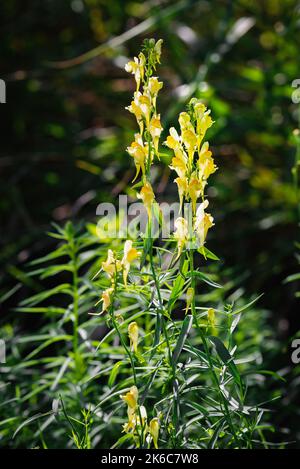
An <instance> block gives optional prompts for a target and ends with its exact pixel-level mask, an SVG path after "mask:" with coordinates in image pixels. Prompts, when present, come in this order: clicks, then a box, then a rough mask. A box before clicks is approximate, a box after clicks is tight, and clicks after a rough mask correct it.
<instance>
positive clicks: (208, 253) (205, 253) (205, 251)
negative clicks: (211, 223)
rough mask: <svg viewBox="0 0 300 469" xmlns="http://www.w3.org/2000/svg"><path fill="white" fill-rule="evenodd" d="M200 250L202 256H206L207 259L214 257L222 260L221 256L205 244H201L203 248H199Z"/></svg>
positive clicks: (213, 258) (216, 259)
mask: <svg viewBox="0 0 300 469" xmlns="http://www.w3.org/2000/svg"><path fill="white" fill-rule="evenodd" d="M198 252H199V253H200V254H202V256H204V257H205V259H206V258H208V259H212V260H213V261H219V260H220V259H219V257H218V256H217V255H216V254H214V253H213V252H212V251H210V250H209V249H207V248H206V247H204V246H201V248H199V249H198Z"/></svg>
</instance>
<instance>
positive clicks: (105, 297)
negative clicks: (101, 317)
mask: <svg viewBox="0 0 300 469" xmlns="http://www.w3.org/2000/svg"><path fill="white" fill-rule="evenodd" d="M113 292H114V288H113V287H110V288H107V289H106V290H104V292H103V293H102V295H101V300H102V302H103V305H102V313H104V311H106V310H107V309H108V308H109V306H110V305H111V295H112V294H113Z"/></svg>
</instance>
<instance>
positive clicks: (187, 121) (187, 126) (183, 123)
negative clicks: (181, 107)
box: [178, 112, 195, 133]
mask: <svg viewBox="0 0 300 469" xmlns="http://www.w3.org/2000/svg"><path fill="white" fill-rule="evenodd" d="M178 121H179V125H180V129H181V133H183V132H184V131H185V130H190V131H191V132H195V130H194V126H193V124H192V123H191V118H190V116H189V114H188V113H187V112H181V113H180V114H179V118H178Z"/></svg>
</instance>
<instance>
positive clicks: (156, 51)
mask: <svg viewBox="0 0 300 469" xmlns="http://www.w3.org/2000/svg"><path fill="white" fill-rule="evenodd" d="M162 43H163V40H162V39H159V40H158V41H157V42H156V43H155V46H154V55H155V57H154V59H155V61H156V62H157V63H160V56H161V46H162Z"/></svg>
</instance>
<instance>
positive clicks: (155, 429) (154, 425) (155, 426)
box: [149, 417, 159, 449]
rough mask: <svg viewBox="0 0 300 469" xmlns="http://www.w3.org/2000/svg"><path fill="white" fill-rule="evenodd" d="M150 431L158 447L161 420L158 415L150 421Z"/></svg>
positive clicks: (156, 447) (155, 445)
mask: <svg viewBox="0 0 300 469" xmlns="http://www.w3.org/2000/svg"><path fill="white" fill-rule="evenodd" d="M149 432H150V435H151V436H152V440H153V444H154V447H155V449H158V436H159V420H158V418H157V417H155V418H154V419H152V420H151V421H150V423H149Z"/></svg>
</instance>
